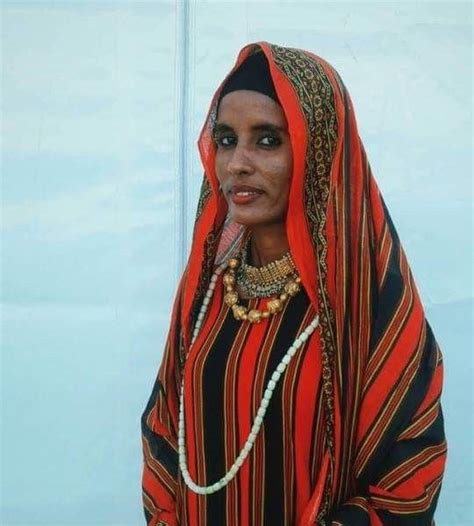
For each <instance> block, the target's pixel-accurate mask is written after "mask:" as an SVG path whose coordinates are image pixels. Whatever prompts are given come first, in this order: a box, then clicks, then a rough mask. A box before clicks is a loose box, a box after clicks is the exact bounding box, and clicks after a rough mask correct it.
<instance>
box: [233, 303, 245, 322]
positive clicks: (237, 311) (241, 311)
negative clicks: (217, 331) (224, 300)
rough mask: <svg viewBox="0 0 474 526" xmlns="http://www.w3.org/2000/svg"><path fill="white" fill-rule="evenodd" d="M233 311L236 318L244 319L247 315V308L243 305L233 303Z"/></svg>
mask: <svg viewBox="0 0 474 526" xmlns="http://www.w3.org/2000/svg"><path fill="white" fill-rule="evenodd" d="M232 312H233V313H234V318H235V319H236V320H242V319H243V317H244V315H245V316H246V315H247V309H246V308H245V307H244V306H242V305H232Z"/></svg>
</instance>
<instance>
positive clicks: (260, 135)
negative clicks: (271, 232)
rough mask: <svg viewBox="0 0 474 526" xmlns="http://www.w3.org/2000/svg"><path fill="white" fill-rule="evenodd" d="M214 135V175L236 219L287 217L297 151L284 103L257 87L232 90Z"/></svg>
mask: <svg viewBox="0 0 474 526" xmlns="http://www.w3.org/2000/svg"><path fill="white" fill-rule="evenodd" d="M214 139H215V142H216V145H217V152H216V164H215V169H216V175H217V178H218V179H219V183H220V185H221V187H222V192H223V194H224V196H225V198H226V200H227V203H228V206H229V212H230V215H231V217H232V219H233V220H234V221H235V222H236V223H240V224H241V225H244V226H247V227H252V226H257V225H259V226H263V225H270V224H275V223H282V222H284V221H285V214H286V210H287V208H288V194H289V189H290V179H291V174H292V168H293V156H292V150H291V144H290V138H289V135H288V124H287V122H286V118H285V115H284V113H283V110H282V108H281V106H280V105H279V104H278V103H277V102H275V101H274V100H273V99H272V98H270V97H267V96H266V95H263V94H262V93H259V92H257V91H249V90H239V91H233V92H231V93H228V94H227V95H225V96H224V97H223V98H222V100H221V103H220V106H219V112H218V115H217V122H216V126H215V130H214Z"/></svg>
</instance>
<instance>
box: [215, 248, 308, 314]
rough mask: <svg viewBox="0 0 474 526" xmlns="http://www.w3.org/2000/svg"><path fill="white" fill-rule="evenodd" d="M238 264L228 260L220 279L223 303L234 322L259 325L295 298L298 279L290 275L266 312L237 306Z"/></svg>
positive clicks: (233, 260)
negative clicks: (223, 290)
mask: <svg viewBox="0 0 474 526" xmlns="http://www.w3.org/2000/svg"><path fill="white" fill-rule="evenodd" d="M240 263H241V262H240V260H239V259H237V258H231V259H229V261H228V262H227V270H226V272H225V273H224V277H223V278H222V281H223V283H224V287H225V290H226V293H225V295H224V302H225V303H226V305H228V306H229V307H231V308H232V312H233V314H234V318H235V319H236V320H244V321H249V322H250V323H260V322H261V321H262V320H263V319H266V318H269V317H270V316H271V315H272V314H276V313H277V312H280V311H281V310H282V309H283V305H284V304H285V302H286V301H288V298H289V297H291V296H295V295H296V294H298V292H299V291H300V290H301V285H300V283H301V279H300V277H299V276H296V277H295V276H294V275H292V276H291V278H289V279H288V281H287V282H286V283H285V285H284V286H283V289H282V291H281V293H280V295H279V296H278V297H276V298H273V299H271V300H269V302H268V303H267V308H266V310H263V311H262V310H259V309H251V310H250V311H249V310H248V309H247V307H244V306H243V305H239V294H238V292H237V291H236V290H235V283H236V271H237V269H238V268H239V266H240Z"/></svg>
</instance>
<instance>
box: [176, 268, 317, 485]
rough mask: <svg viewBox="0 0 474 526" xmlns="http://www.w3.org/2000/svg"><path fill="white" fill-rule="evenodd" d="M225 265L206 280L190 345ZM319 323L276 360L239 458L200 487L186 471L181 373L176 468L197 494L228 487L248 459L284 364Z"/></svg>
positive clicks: (315, 323)
mask: <svg viewBox="0 0 474 526" xmlns="http://www.w3.org/2000/svg"><path fill="white" fill-rule="evenodd" d="M226 267H227V263H225V264H222V265H220V266H219V267H217V269H216V270H215V272H214V274H213V276H212V278H211V282H210V283H209V288H208V290H207V292H206V295H205V297H204V300H203V302H202V306H201V309H200V312H199V314H198V318H197V321H196V326H195V327H194V331H193V337H192V340H191V346H192V345H193V344H194V342H195V341H196V338H197V336H198V334H199V331H200V329H201V326H202V322H203V320H204V317H205V315H206V312H207V309H208V306H209V303H210V301H211V298H212V296H213V294H214V290H215V288H216V285H217V280H218V279H219V276H220V274H222V272H223V271H224V270H225V268H226ZM318 325H319V316H316V317H315V318H314V319H313V320H312V321H311V323H310V324H309V325H308V326H307V327H306V329H305V330H304V331H303V332H302V333H301V334H300V335H299V336H298V337H297V338H296V340H295V341H294V342H293V343H292V344H291V346H290V348H289V349H288V351H287V352H286V354H285V355H284V356H283V358H282V360H281V362H280V363H279V365H278V367H277V368H276V369H275V371H274V372H273V374H272V376H271V378H270V380H269V382H268V384H267V387H266V389H265V392H264V394H263V398H262V401H261V403H260V407H259V409H258V411H257V415H256V416H255V419H254V422H253V426H252V429H251V431H250V434H249V436H248V438H247V441H246V442H245V444H244V447H243V448H242V450H241V451H240V453H239V455H238V457H237V458H236V460H235V462H234V463H233V464H232V467H231V468H230V469H229V471H228V472H227V473H226V474H225V475H224V476H223V477H222V478H221V479H219V480H218V481H217V482H215V483H214V484H211V485H210V486H199V485H198V484H196V483H195V482H194V481H193V480H192V479H191V476H190V474H189V471H188V466H187V462H186V446H185V439H186V437H185V426H184V374H183V380H182V382H181V395H180V397H179V423H178V426H179V427H178V453H179V467H180V469H181V473H182V475H183V479H184V481H185V483H186V485H187V486H188V488H189V489H191V490H192V491H194V493H198V494H200V495H209V494H211V493H215V492H216V491H219V490H220V489H221V488H223V487H224V486H227V484H228V483H229V482H230V481H231V480H232V479H233V478H234V477H235V475H236V474H237V472H238V471H239V469H240V467H241V466H242V464H243V463H244V461H245V459H246V458H247V456H248V454H249V452H250V450H251V449H252V447H253V445H254V443H255V440H256V438H257V435H258V432H259V431H260V428H261V426H262V422H263V417H264V416H265V413H266V411H267V407H268V405H269V403H270V400H271V398H272V395H273V391H274V389H275V387H276V384H277V382H278V381H279V379H280V376H281V375H282V374H283V373H284V372H285V369H286V367H287V365H288V364H289V363H290V360H291V358H292V357H293V356H294V355H295V354H296V351H297V350H298V349H299V348H300V347H302V346H303V345H304V343H305V342H306V340H307V339H308V338H309V337H310V336H311V334H312V333H313V332H314V330H315V329H316V327H317V326H318Z"/></svg>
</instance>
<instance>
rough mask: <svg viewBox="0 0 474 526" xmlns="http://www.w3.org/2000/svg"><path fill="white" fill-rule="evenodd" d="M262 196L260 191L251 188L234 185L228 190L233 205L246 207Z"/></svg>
mask: <svg viewBox="0 0 474 526" xmlns="http://www.w3.org/2000/svg"><path fill="white" fill-rule="evenodd" d="M262 194H263V192H262V190H260V189H258V188H253V187H252V186H244V185H235V186H233V187H232V188H231V190H230V196H231V199H232V202H233V203H234V204H235V205H248V204H249V203H253V202H254V201H256V200H257V199H258V198H259V197H260V196H261V195H262Z"/></svg>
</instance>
